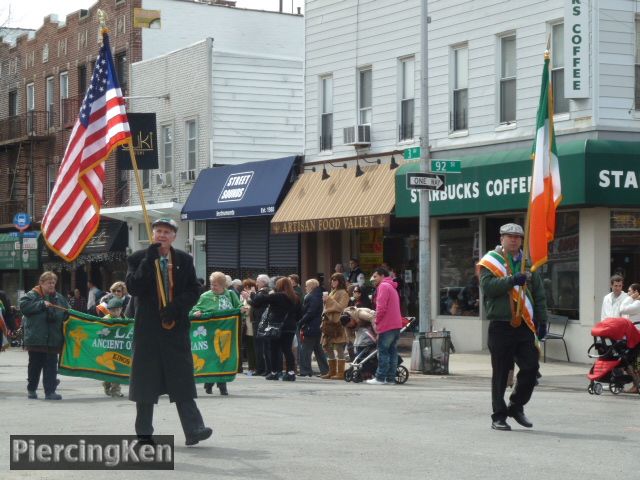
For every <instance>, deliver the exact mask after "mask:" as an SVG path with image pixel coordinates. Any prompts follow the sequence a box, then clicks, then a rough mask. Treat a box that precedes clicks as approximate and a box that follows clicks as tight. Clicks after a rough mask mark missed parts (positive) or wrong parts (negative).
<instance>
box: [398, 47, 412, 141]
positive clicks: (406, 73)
mask: <svg viewBox="0 0 640 480" xmlns="http://www.w3.org/2000/svg"><path fill="white" fill-rule="evenodd" d="M415 63H416V62H415V59H414V58H413V57H411V58H404V59H402V60H400V127H399V135H398V138H399V140H400V141H403V140H413V123H414V117H415V115H414V113H415V93H416V92H415V90H416V88H415Z"/></svg>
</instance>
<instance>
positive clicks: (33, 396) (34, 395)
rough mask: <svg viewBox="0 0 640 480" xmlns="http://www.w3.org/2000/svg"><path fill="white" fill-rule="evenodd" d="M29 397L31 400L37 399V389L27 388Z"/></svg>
mask: <svg viewBox="0 0 640 480" xmlns="http://www.w3.org/2000/svg"><path fill="white" fill-rule="evenodd" d="M27 398H28V399H29V400H37V399H38V394H37V393H36V391H35V390H27Z"/></svg>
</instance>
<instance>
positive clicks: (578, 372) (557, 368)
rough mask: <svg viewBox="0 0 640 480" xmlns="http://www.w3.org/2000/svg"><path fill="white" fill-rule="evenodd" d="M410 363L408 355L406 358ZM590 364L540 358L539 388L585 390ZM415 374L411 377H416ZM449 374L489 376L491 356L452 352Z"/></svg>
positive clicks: (455, 375)
mask: <svg viewBox="0 0 640 480" xmlns="http://www.w3.org/2000/svg"><path fill="white" fill-rule="evenodd" d="M407 360H408V361H409V363H410V357H409V358H407ZM589 368H591V365H590V364H585V363H569V362H562V361H555V360H547V362H546V363H544V362H542V360H540V373H541V374H542V378H541V379H540V386H539V388H546V387H549V388H562V389H569V390H585V391H586V389H587V385H588V383H589V381H588V380H587V377H586V375H587V373H588V372H589ZM417 376H419V374H416V375H415V376H414V377H413V378H416V377H417ZM449 376H450V377H451V378H453V379H455V378H464V379H469V378H470V377H476V378H478V379H480V378H482V379H489V378H491V356H490V355H489V352H474V353H454V354H451V355H450V357H449Z"/></svg>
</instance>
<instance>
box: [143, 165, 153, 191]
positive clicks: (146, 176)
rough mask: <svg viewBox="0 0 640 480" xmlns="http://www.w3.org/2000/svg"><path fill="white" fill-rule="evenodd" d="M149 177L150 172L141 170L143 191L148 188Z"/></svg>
mask: <svg viewBox="0 0 640 480" xmlns="http://www.w3.org/2000/svg"><path fill="white" fill-rule="evenodd" d="M149 177H151V174H150V171H149V170H147V169H145V170H142V188H144V189H145V190H146V189H148V188H149V184H150V182H149Z"/></svg>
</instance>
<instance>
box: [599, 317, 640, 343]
mask: <svg viewBox="0 0 640 480" xmlns="http://www.w3.org/2000/svg"><path fill="white" fill-rule="evenodd" d="M591 335H592V336H594V337H606V338H610V339H612V340H622V339H624V338H626V339H627V346H628V347H629V348H635V347H636V345H638V344H640V331H639V330H638V329H637V328H636V326H635V325H634V324H633V322H632V321H631V320H629V319H628V318H605V319H604V320H603V321H601V322H600V323H597V324H596V325H595V326H594V327H593V328H592V329H591Z"/></svg>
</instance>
